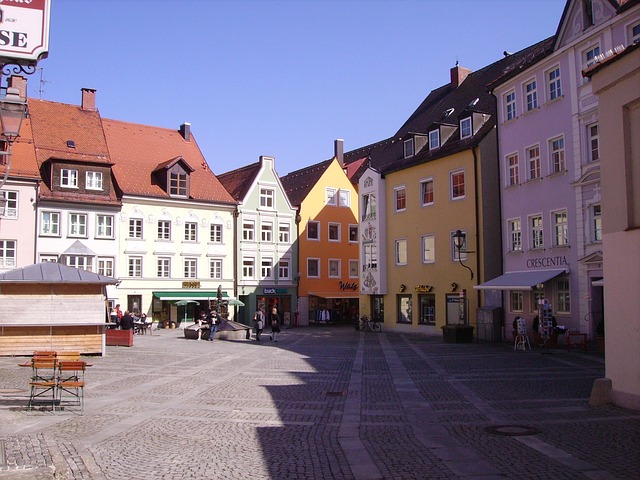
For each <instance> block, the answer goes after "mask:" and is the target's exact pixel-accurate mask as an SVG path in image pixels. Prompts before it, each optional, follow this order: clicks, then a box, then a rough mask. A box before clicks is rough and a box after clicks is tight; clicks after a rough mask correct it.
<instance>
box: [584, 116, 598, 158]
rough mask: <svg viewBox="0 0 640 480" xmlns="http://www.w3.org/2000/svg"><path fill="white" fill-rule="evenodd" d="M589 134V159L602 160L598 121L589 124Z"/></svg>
mask: <svg viewBox="0 0 640 480" xmlns="http://www.w3.org/2000/svg"><path fill="white" fill-rule="evenodd" d="M587 136H588V138H589V151H588V153H587V157H588V159H589V161H590V162H595V161H597V160H600V133H599V129H598V124H597V123H594V124H591V125H587Z"/></svg>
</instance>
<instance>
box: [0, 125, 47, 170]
mask: <svg viewBox="0 0 640 480" xmlns="http://www.w3.org/2000/svg"><path fill="white" fill-rule="evenodd" d="M12 149H13V150H12V157H11V168H10V170H9V177H20V178H30V179H39V178H40V172H39V170H38V163H37V162H36V151H35V148H34V147H33V134H32V132H31V121H30V120H29V119H28V118H26V119H25V120H24V121H23V122H22V126H21V127H20V136H19V137H18V138H17V139H16V141H15V142H14V143H13V147H12ZM5 168H6V167H5V165H3V164H2V163H1V162H0V175H4V172H5Z"/></svg>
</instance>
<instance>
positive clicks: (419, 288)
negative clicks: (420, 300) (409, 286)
mask: <svg viewBox="0 0 640 480" xmlns="http://www.w3.org/2000/svg"><path fill="white" fill-rule="evenodd" d="M431 290H433V287H432V286H431V285H416V292H419V293H424V292H430V291H431Z"/></svg>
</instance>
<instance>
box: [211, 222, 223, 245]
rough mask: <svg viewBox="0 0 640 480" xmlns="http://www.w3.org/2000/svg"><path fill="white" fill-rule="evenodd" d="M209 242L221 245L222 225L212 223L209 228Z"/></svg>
mask: <svg viewBox="0 0 640 480" xmlns="http://www.w3.org/2000/svg"><path fill="white" fill-rule="evenodd" d="M209 241H210V242H211V243H222V225H221V224H219V223H212V224H211V225H210V226H209Z"/></svg>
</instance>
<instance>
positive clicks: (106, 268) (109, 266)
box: [97, 257, 115, 277]
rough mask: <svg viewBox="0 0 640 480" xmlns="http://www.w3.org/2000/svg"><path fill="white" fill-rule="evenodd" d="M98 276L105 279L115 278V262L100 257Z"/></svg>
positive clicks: (111, 259) (108, 258) (109, 258)
mask: <svg viewBox="0 0 640 480" xmlns="http://www.w3.org/2000/svg"><path fill="white" fill-rule="evenodd" d="M97 264H98V265H97V266H98V275H104V276H105V277H113V273H114V272H113V266H114V264H115V261H114V259H113V258H111V257H98V260H97Z"/></svg>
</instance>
